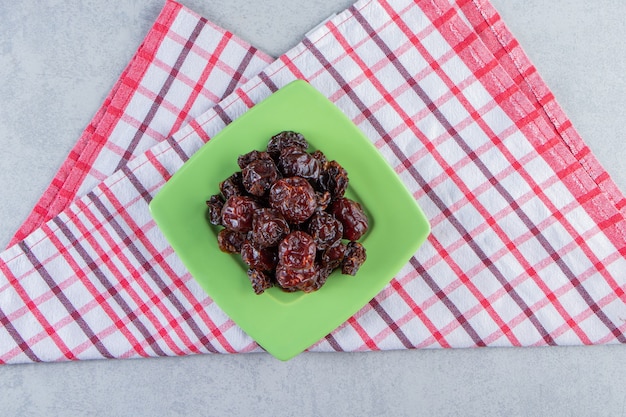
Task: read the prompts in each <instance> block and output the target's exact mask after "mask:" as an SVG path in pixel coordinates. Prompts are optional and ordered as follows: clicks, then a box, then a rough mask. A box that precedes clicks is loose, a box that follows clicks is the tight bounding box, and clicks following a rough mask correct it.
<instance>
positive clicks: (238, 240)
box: [217, 229, 246, 253]
mask: <svg viewBox="0 0 626 417" xmlns="http://www.w3.org/2000/svg"><path fill="white" fill-rule="evenodd" d="M245 240H246V234H245V233H240V232H235V231H233V230H230V229H222V230H220V232H219V233H218V234H217V245H218V246H219V248H220V250H221V251H222V252H226V253H239V252H240V251H241V245H243V242H244V241H245Z"/></svg>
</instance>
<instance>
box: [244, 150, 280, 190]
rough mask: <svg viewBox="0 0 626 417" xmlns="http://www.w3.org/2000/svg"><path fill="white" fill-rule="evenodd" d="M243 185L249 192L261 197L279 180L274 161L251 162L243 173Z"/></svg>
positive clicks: (259, 160) (260, 160)
mask: <svg viewBox="0 0 626 417" xmlns="http://www.w3.org/2000/svg"><path fill="white" fill-rule="evenodd" d="M241 175H242V183H243V186H244V188H245V189H246V191H247V192H249V193H250V194H252V195H255V196H258V197H261V196H263V194H265V192H266V191H267V190H269V189H270V187H271V186H272V184H274V182H275V181H276V180H277V179H278V178H279V175H278V170H277V169H276V165H274V161H272V160H271V159H270V160H267V159H257V160H254V161H252V162H250V163H249V164H248V165H246V167H245V168H244V169H243V171H241Z"/></svg>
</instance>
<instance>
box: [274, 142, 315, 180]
mask: <svg viewBox="0 0 626 417" xmlns="http://www.w3.org/2000/svg"><path fill="white" fill-rule="evenodd" d="M278 167H279V168H280V170H281V172H282V173H283V175H284V176H286V177H293V176H298V177H302V178H306V179H310V180H316V179H317V178H318V177H319V175H320V163H319V161H318V160H317V159H315V158H314V157H313V156H311V154H309V153H307V152H306V151H303V150H301V149H298V148H293V147H290V148H285V149H283V150H282V151H281V153H280V157H279V158H278Z"/></svg>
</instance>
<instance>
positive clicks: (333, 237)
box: [308, 211, 343, 250]
mask: <svg viewBox="0 0 626 417" xmlns="http://www.w3.org/2000/svg"><path fill="white" fill-rule="evenodd" d="M308 231H309V234H310V235H311V237H312V238H313V241H314V242H315V244H316V245H317V249H318V250H325V249H326V248H328V247H330V246H332V245H333V244H335V243H336V242H337V241H339V240H341V237H342V236H343V226H342V225H341V222H339V220H337V219H336V218H335V216H333V215H332V214H329V213H326V212H325V211H317V212H316V213H315V214H314V215H313V217H311V220H310V221H309V227H308Z"/></svg>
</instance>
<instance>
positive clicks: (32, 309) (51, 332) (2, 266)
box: [0, 262, 76, 362]
mask: <svg viewBox="0 0 626 417" xmlns="http://www.w3.org/2000/svg"><path fill="white" fill-rule="evenodd" d="M0 271H2V273H3V274H4V276H5V277H7V279H8V280H9V283H10V284H11V287H13V289H14V290H15V292H16V293H17V295H18V296H19V297H20V299H21V300H22V302H23V303H24V305H25V306H26V307H27V308H28V312H29V313H30V314H32V315H33V316H34V318H35V320H37V322H38V323H39V325H40V326H41V327H42V328H43V330H44V332H45V333H46V334H47V335H48V336H49V337H50V339H51V340H52V341H53V342H54V344H55V345H56V347H57V349H58V350H59V353H60V354H61V355H62V356H63V357H65V358H66V359H69V360H75V359H76V357H75V356H74V354H73V353H72V351H71V349H70V348H69V347H68V346H67V345H66V344H65V342H64V341H63V339H62V338H61V337H60V336H59V335H58V334H57V332H56V330H55V329H54V326H53V325H51V324H50V322H49V321H48V319H47V318H46V317H45V316H44V314H43V313H42V312H41V310H39V307H38V306H37V304H36V303H35V302H34V301H33V300H32V299H31V298H30V297H29V296H28V293H27V292H26V290H25V289H24V287H23V286H22V285H21V284H20V282H19V280H18V279H17V278H16V277H15V275H13V272H12V271H11V269H10V268H9V267H8V265H7V264H6V263H4V262H0ZM19 346H23V348H22V349H23V351H24V353H26V352H29V353H27V355H28V356H29V357H30V356H31V355H34V353H33V351H32V347H30V346H28V345H27V344H26V343H25V342H24V341H22V342H21V343H20V344H19ZM48 353H49V352H48ZM10 359H11V358H4V357H3V360H5V361H7V362H8V361H9V360H10Z"/></svg>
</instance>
